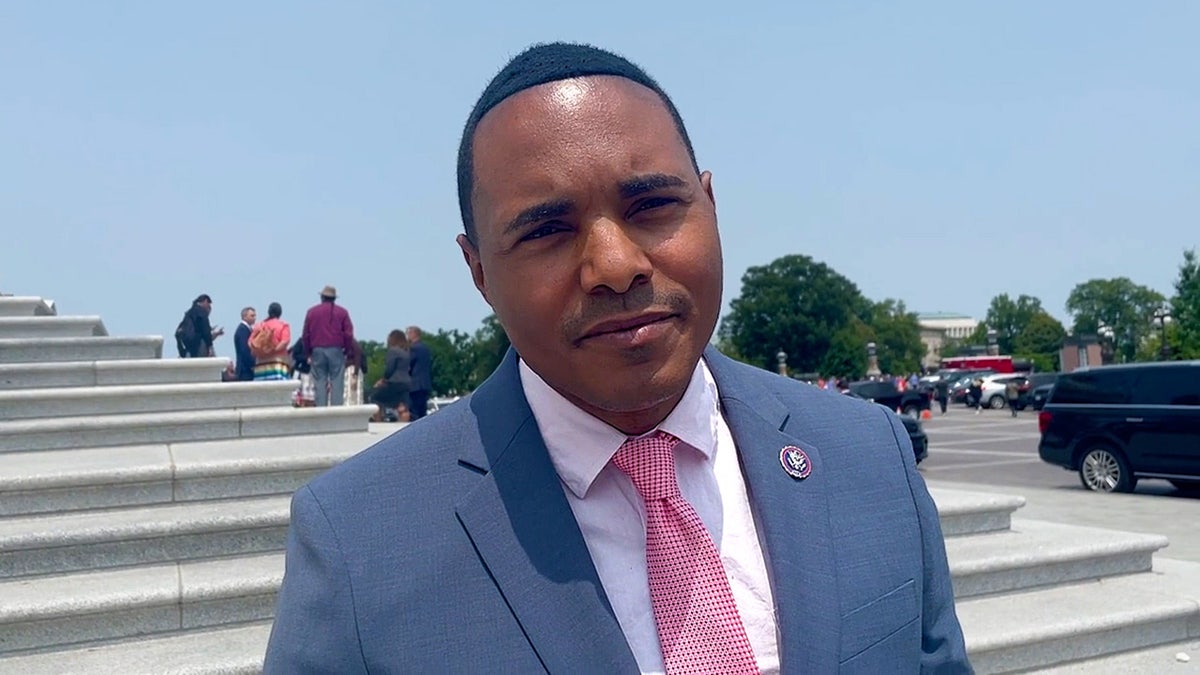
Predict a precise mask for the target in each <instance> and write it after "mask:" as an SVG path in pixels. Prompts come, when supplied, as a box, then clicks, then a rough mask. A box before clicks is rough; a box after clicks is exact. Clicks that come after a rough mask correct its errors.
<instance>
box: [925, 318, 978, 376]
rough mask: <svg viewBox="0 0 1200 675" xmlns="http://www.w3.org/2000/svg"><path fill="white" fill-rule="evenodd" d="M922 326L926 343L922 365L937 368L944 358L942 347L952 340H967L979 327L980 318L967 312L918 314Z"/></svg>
mask: <svg viewBox="0 0 1200 675" xmlns="http://www.w3.org/2000/svg"><path fill="white" fill-rule="evenodd" d="M917 323H918V324H919V325H920V326H921V342H923V343H924V344H925V358H923V359H921V365H923V366H925V367H926V368H936V367H937V366H938V363H939V362H940V361H941V358H942V347H943V346H944V345H945V344H946V343H947V342H949V341H951V340H965V339H967V338H969V337H971V334H972V333H974V332H975V329H976V328H978V327H979V320H978V319H972V318H971V317H969V316H966V315H965V314H954V313H951V312H933V313H929V314H918V315H917Z"/></svg>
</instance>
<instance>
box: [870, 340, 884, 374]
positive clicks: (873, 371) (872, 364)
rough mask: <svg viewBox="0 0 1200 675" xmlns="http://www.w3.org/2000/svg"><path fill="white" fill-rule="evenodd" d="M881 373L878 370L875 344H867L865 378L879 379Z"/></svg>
mask: <svg viewBox="0 0 1200 675" xmlns="http://www.w3.org/2000/svg"><path fill="white" fill-rule="evenodd" d="M882 374H883V373H882V372H881V371H880V370H879V355H878V354H876V353H875V343H874V342H868V343H867V377H879V376H880V375H882Z"/></svg>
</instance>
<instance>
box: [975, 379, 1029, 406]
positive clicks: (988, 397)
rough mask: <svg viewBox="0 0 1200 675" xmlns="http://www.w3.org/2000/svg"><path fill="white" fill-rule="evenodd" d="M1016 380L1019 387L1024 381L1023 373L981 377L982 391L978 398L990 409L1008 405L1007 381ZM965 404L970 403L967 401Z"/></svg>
mask: <svg viewBox="0 0 1200 675" xmlns="http://www.w3.org/2000/svg"><path fill="white" fill-rule="evenodd" d="M1009 382H1016V383H1017V386H1018V387H1020V386H1021V385H1022V384H1024V383H1025V375H1024V374H1020V375H1013V374H1012V373H1008V374H1005V375H990V376H988V377H985V378H983V393H982V394H980V396H979V400H981V401H983V404H984V405H985V406H987V407H989V408H991V409H992V410H1000V409H1001V408H1003V407H1005V406H1006V405H1008V383H1009ZM967 405H970V404H969V403H968V404H967Z"/></svg>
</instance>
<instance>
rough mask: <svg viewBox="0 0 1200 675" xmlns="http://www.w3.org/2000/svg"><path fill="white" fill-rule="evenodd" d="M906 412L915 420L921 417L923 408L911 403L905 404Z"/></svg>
mask: <svg viewBox="0 0 1200 675" xmlns="http://www.w3.org/2000/svg"><path fill="white" fill-rule="evenodd" d="M904 414H905V415H906V416H908V417H911V418H913V419H914V420H916V419H921V409H920V408H918V407H917V406H915V405H913V404H911V403H909V404H908V405H906V406H904Z"/></svg>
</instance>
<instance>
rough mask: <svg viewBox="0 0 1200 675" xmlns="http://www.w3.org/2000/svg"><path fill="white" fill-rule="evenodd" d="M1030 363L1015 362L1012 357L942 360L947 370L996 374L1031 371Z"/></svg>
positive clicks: (972, 357)
mask: <svg viewBox="0 0 1200 675" xmlns="http://www.w3.org/2000/svg"><path fill="white" fill-rule="evenodd" d="M1029 366H1030V363H1029V362H1028V361H1024V360H1019V361H1014V360H1013V357H1011V356H958V357H954V358H948V359H942V368H943V369H946V370H950V369H955V370H990V371H992V372H994V373H1024V372H1027V371H1029V370H1030V367H1029Z"/></svg>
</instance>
